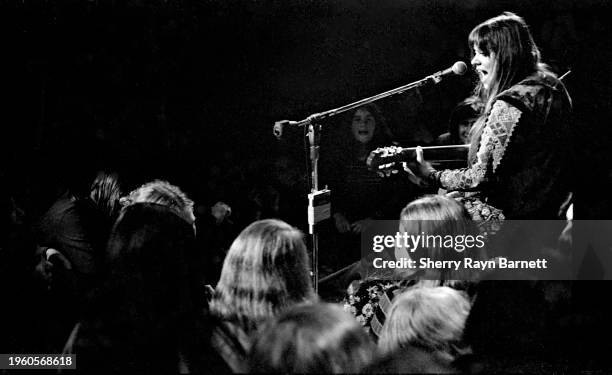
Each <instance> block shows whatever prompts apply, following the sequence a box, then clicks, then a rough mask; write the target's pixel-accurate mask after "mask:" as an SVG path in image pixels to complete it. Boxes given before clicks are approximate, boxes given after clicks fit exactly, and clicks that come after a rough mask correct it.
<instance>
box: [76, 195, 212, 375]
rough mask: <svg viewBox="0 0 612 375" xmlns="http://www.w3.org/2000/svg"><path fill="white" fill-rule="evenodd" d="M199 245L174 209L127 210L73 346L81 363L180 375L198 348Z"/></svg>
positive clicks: (151, 206)
mask: <svg viewBox="0 0 612 375" xmlns="http://www.w3.org/2000/svg"><path fill="white" fill-rule="evenodd" d="M194 243H195V235H194V232H193V230H192V228H191V226H190V225H189V224H188V223H186V222H185V220H184V219H183V218H181V217H179V215H177V214H176V212H175V211H174V210H172V209H171V208H169V207H167V206H164V205H160V204H155V203H135V204H132V205H130V206H127V207H124V209H123V210H122V212H121V214H120V216H119V218H118V220H117V222H116V223H115V226H114V228H113V230H112V233H111V236H110V238H109V242H108V246H107V251H106V254H105V256H106V265H107V271H106V275H105V278H104V281H103V283H102V284H101V287H100V288H99V290H98V291H97V292H96V293H95V294H94V296H93V300H92V303H91V305H90V307H89V308H88V311H87V314H86V315H85V318H84V319H83V321H82V323H81V324H82V333H81V335H80V337H77V339H76V341H75V343H74V346H75V349H74V351H75V352H76V353H77V355H79V358H80V361H81V358H82V361H81V362H86V361H87V362H88V363H87V365H89V366H92V367H93V368H95V366H97V365H101V366H104V367H103V368H109V369H113V370H120V371H122V372H123V371H127V370H138V371H143V370H147V371H149V372H154V371H162V372H165V371H172V372H174V371H176V369H177V368H178V367H177V366H178V363H179V353H181V354H182V355H186V356H189V355H190V354H191V353H189V351H190V347H189V345H190V343H192V342H194V341H197V339H194V338H193V335H195V334H196V331H197V330H196V329H195V327H196V326H197V323H196V322H197V320H198V319H197V310H196V305H197V303H198V301H197V300H198V298H199V295H200V293H199V291H198V290H197V286H196V285H195V281H196V279H197V278H198V275H194V274H193V273H194V269H193V268H192V267H191V263H192V262H191V259H192V254H193V251H194ZM79 339H81V340H80V341H79ZM92 343H95V344H93V345H92ZM92 347H93V348H95V349H92ZM89 350H91V351H89ZM95 352H97V353H95ZM102 358H104V360H102ZM104 361H106V362H107V363H106V364H104V363H103V362H104ZM83 365H85V363H83ZM89 366H88V367H89ZM107 366H108V367H107Z"/></svg>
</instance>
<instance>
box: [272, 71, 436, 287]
mask: <svg viewBox="0 0 612 375" xmlns="http://www.w3.org/2000/svg"><path fill="white" fill-rule="evenodd" d="M442 77H443V74H442V72H438V73H434V74H432V75H430V76H427V77H425V78H423V79H421V80H418V81H415V82H412V83H409V84H407V85H404V86H400V87H397V88H394V89H392V90H389V91H385V92H383V93H380V94H377V95H374V96H370V97H368V98H365V99H361V100H358V101H356V102H353V103H350V104H346V105H343V106H341V107H338V108H334V109H330V110H328V111H325V112H320V113H315V114H312V115H310V116H308V117H307V118H305V119H303V120H300V121H287V120H284V121H280V122H278V123H277V124H275V126H274V134H275V135H276V136H277V137H278V138H280V136H281V134H282V126H285V125H288V126H293V127H298V128H299V127H302V128H304V129H305V133H306V136H307V137H308V142H309V145H310V148H309V160H310V170H311V176H310V181H311V186H310V194H309V200H310V201H311V202H312V201H313V200H312V199H311V196H316V194H320V193H324V192H328V190H319V169H318V163H319V144H320V140H321V126H322V122H323V121H324V120H326V119H328V118H330V117H333V116H336V115H339V114H341V113H344V112H346V111H350V110H351V109H355V108H357V107H361V106H362V105H365V104H369V103H372V102H375V101H377V100H380V99H384V98H387V97H390V96H392V95H397V94H401V93H404V92H406V91H408V90H412V89H415V88H419V87H422V86H425V85H428V84H432V83H433V84H436V83H439V82H440V81H441V80H442ZM311 210H314V207H311V206H310V205H309V220H308V221H309V225H308V233H309V234H310V235H311V238H312V259H311V261H312V278H313V280H312V281H313V286H314V289H315V292H317V293H318V291H319V237H318V234H317V232H316V230H315V224H316V222H317V220H316V218H314V216H315V215H314V213H313V214H312V215H311V214H310V211H311ZM327 218H329V216H327V217H325V218H323V219H320V220H319V221H322V220H325V219H327Z"/></svg>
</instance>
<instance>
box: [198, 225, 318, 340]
mask: <svg viewBox="0 0 612 375" xmlns="http://www.w3.org/2000/svg"><path fill="white" fill-rule="evenodd" d="M313 297H314V291H313V289H312V284H311V281H310V275H309V265H308V255H307V253H306V246H305V244H304V241H303V239H302V233H301V232H300V231H299V230H298V229H296V228H294V227H292V226H290V225H289V224H287V223H285V222H283V221H280V220H273V219H268V220H261V221H257V222H255V223H253V224H251V225H249V226H248V227H247V228H246V229H244V230H243V231H242V232H241V233H240V235H239V236H238V237H237V238H236V240H234V243H233V244H232V246H231V247H230V249H229V251H228V253H227V256H226V257H225V261H224V263H223V269H222V271H221V278H220V280H219V283H218V284H217V287H216V291H215V296H214V298H213V300H212V301H211V306H210V307H211V312H212V313H213V314H215V315H216V316H218V317H220V318H223V319H228V320H235V321H237V322H239V323H240V324H242V325H243V326H244V328H245V329H247V330H249V329H253V328H256V326H257V324H258V323H260V322H261V321H262V320H265V319H268V318H271V317H274V316H276V315H277V314H278V313H279V312H280V311H281V310H282V309H284V308H287V307H289V306H291V305H293V304H295V303H299V302H303V301H307V300H310V299H312V298H313Z"/></svg>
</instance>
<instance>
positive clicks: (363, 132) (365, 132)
mask: <svg viewBox="0 0 612 375" xmlns="http://www.w3.org/2000/svg"><path fill="white" fill-rule="evenodd" d="M357 134H359V135H369V134H370V132H369V131H367V130H359V131H358V132H357Z"/></svg>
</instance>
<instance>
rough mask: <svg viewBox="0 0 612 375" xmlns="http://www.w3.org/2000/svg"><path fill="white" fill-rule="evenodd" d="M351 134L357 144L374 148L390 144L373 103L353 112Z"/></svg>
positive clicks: (377, 109) (385, 129)
mask: <svg viewBox="0 0 612 375" xmlns="http://www.w3.org/2000/svg"><path fill="white" fill-rule="evenodd" d="M351 134H352V135H353V140H354V141H355V142H357V143H358V144H362V145H372V146H374V147H376V146H380V145H382V144H384V143H386V142H390V141H391V138H392V135H391V131H390V130H389V128H388V126H387V124H386V121H385V118H384V116H383V115H382V112H381V110H380V108H379V107H378V106H377V105H376V104H374V103H370V104H366V105H363V106H361V107H359V108H357V109H356V110H355V111H354V112H353V116H352V118H351Z"/></svg>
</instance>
